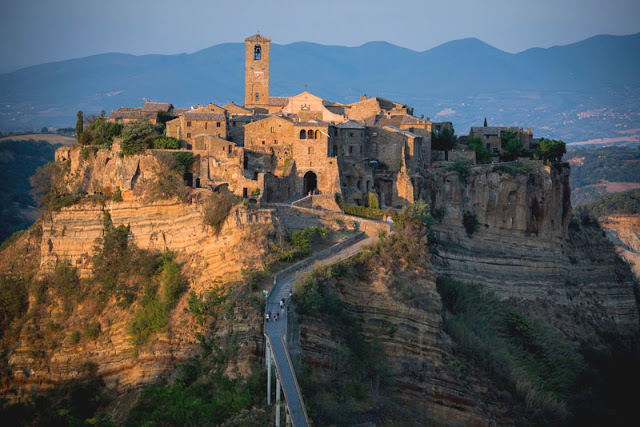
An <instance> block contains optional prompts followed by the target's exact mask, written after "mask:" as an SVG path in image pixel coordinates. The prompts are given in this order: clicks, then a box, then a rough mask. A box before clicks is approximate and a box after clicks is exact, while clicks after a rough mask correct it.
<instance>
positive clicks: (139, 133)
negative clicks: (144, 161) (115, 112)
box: [120, 120, 162, 155]
mask: <svg viewBox="0 0 640 427" xmlns="http://www.w3.org/2000/svg"><path fill="white" fill-rule="evenodd" d="M161 134H162V125H154V124H153V123H151V122H150V121H148V120H138V121H136V122H133V123H130V124H128V125H127V126H126V127H125V128H124V130H123V132H122V143H121V144H120V146H121V147H122V152H123V153H124V154H125V155H132V154H137V153H141V152H143V151H145V150H147V149H149V148H152V147H153V142H154V141H155V140H156V138H158V137H159V136H160V135H161Z"/></svg>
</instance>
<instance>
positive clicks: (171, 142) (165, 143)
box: [153, 136, 191, 154]
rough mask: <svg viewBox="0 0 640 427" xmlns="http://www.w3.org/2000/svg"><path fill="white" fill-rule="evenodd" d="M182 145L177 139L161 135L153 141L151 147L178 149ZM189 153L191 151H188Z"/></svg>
mask: <svg viewBox="0 0 640 427" xmlns="http://www.w3.org/2000/svg"><path fill="white" fill-rule="evenodd" d="M181 147H182V143H181V142H180V140H179V139H176V138H168V137H165V136H161V137H159V138H156V139H155V140H154V141H153V148H159V149H165V150H179V149H180V148H181ZM189 154H191V153H189Z"/></svg>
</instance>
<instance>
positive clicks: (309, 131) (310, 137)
mask: <svg viewBox="0 0 640 427" xmlns="http://www.w3.org/2000/svg"><path fill="white" fill-rule="evenodd" d="M307 139H313V130H312V129H309V130H308V131H307Z"/></svg>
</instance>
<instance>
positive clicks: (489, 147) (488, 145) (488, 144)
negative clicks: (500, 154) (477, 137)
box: [487, 142, 491, 150]
mask: <svg viewBox="0 0 640 427" xmlns="http://www.w3.org/2000/svg"><path fill="white" fill-rule="evenodd" d="M489 149H491V144H490V143H488V142H487V150H489Z"/></svg>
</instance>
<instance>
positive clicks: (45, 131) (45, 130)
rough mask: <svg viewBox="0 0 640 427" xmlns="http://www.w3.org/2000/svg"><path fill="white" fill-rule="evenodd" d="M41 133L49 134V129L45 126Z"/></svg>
mask: <svg viewBox="0 0 640 427" xmlns="http://www.w3.org/2000/svg"><path fill="white" fill-rule="evenodd" d="M40 133H49V129H48V128H47V127H46V126H44V127H43V128H42V129H40Z"/></svg>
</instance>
